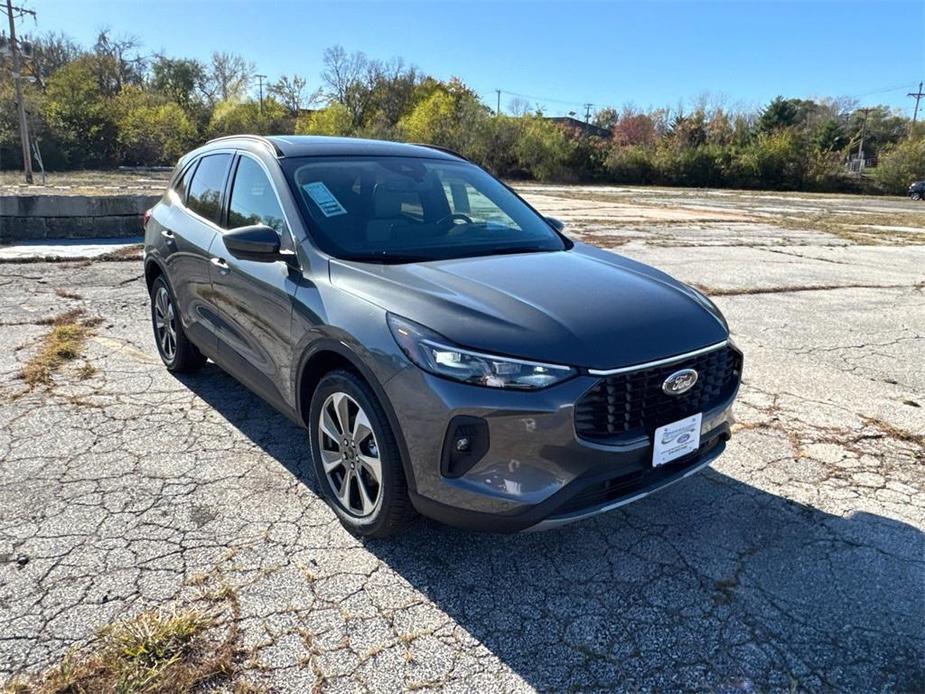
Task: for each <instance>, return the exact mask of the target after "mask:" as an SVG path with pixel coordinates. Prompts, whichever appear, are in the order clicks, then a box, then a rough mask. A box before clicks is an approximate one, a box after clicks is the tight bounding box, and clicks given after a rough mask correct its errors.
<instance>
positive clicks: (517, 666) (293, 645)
mask: <svg viewBox="0 0 925 694" xmlns="http://www.w3.org/2000/svg"><path fill="white" fill-rule="evenodd" d="M525 190H526V193H527V195H528V197H529V198H530V199H531V201H532V202H534V204H535V205H536V206H537V207H538V208H539V209H541V210H543V211H544V212H545V213H548V214H552V215H554V216H561V217H563V218H564V219H565V220H566V221H568V222H570V227H569V228H570V229H571V230H572V231H573V232H574V233H575V234H576V235H578V236H580V237H582V238H585V239H587V240H590V241H592V242H595V243H599V244H600V245H602V246H604V247H610V246H614V247H615V250H616V252H620V253H625V254H627V255H629V256H632V257H634V258H637V259H640V260H642V261H644V262H648V263H651V264H653V265H656V266H658V267H660V268H662V269H664V270H666V271H668V272H670V273H672V274H675V275H676V276H678V277H679V278H681V279H683V280H684V281H687V282H691V283H696V284H698V285H700V286H702V287H704V288H706V290H707V291H708V292H712V293H714V295H715V297H716V302H717V303H718V304H719V305H720V307H721V308H722V309H723V311H724V312H725V314H726V316H727V318H728V319H729V322H730V325H731V326H732V330H733V333H734V339H735V340H736V342H737V343H738V344H739V346H740V347H742V349H743V350H744V352H745V355H746V367H745V379H744V384H743V388H742V391H741V394H740V399H739V402H738V404H737V406H736V410H735V412H736V416H737V419H738V421H739V424H738V425H737V427H736V431H735V433H734V436H733V439H732V441H731V442H730V444H729V447H728V448H727V451H726V453H725V455H724V456H723V457H722V458H721V459H720V460H719V461H717V462H716V463H715V464H714V465H713V467H712V468H711V469H709V470H707V471H705V472H703V473H701V474H698V475H696V476H694V477H692V478H690V479H688V480H686V481H684V482H682V483H679V484H677V485H674V486H673V487H671V488H669V489H666V490H664V491H662V492H660V493H658V494H655V495H653V496H651V497H649V498H647V499H644V500H643V501H640V502H638V503H635V504H633V505H631V506H628V507H625V508H624V509H621V510H617V511H615V512H612V513H610V514H608V515H604V516H600V517H597V518H595V519H592V520H589V521H585V522H582V523H579V524H575V525H572V526H568V527H565V528H562V529H559V530H553V531H549V532H545V533H527V534H520V535H513V536H495V535H484V534H472V533H467V532H463V531H459V530H454V529H451V528H447V527H443V526H440V525H437V524H435V523H432V522H429V521H424V520H421V521H419V522H417V523H415V524H414V525H413V526H412V527H411V528H410V529H408V530H407V532H405V533H404V534H402V535H400V536H398V537H396V538H394V539H390V540H388V541H382V540H379V541H369V542H365V543H363V542H360V541H358V540H356V539H354V538H353V537H351V536H350V535H348V534H347V533H346V532H345V531H344V530H342V529H341V526H340V525H339V524H338V522H337V521H336V519H335V517H334V515H333V514H332V513H331V511H329V510H328V508H327V506H326V505H325V504H324V503H323V502H322V501H321V500H320V499H319V496H318V494H317V487H316V481H315V480H314V479H300V478H298V477H297V476H296V470H297V469H298V467H299V462H300V460H302V459H303V458H304V457H305V456H307V455H308V446H307V443H306V437H305V434H304V433H303V432H302V431H301V430H299V429H297V428H296V427H295V426H293V425H292V424H290V423H289V422H288V421H287V420H286V419H285V418H284V417H283V416H282V415H279V414H277V413H275V412H274V411H273V410H271V409H270V408H269V407H268V406H266V405H265V404H263V403H262V402H261V401H260V400H259V399H258V398H257V397H256V396H254V395H252V394H251V393H250V392H249V391H248V390H246V389H245V388H244V387H243V386H241V385H239V384H238V383H237V382H236V381H234V380H233V379H232V378H230V377H229V376H227V375H225V374H224V373H222V372H221V371H220V370H219V369H218V368H216V367H215V366H214V365H211V364H210V365H209V366H207V367H206V368H205V369H203V371H202V372H201V373H198V374H196V375H195V376H191V377H183V378H176V377H174V376H172V375H170V374H169V373H168V372H167V371H166V370H165V369H164V368H163V367H162V366H161V364H160V362H159V361H158V358H157V355H156V352H155V349H154V345H153V342H152V338H151V335H150V327H149V322H148V309H147V301H148V300H147V296H146V295H145V290H144V284H143V280H142V277H141V266H140V263H139V262H138V261H130V262H61V263H32V264H29V263H4V264H0V322H2V330H0V350H2V354H3V355H4V357H5V358H4V359H3V363H2V365H0V683H2V682H3V680H5V679H6V678H8V677H10V676H13V675H15V674H19V673H30V672H38V671H40V670H42V669H43V668H44V667H47V666H48V665H49V664H51V663H52V662H54V661H55V660H56V659H57V658H60V657H61V656H62V654H64V653H65V652H66V651H67V649H69V648H70V647H72V646H75V645H80V644H83V643H86V642H87V641H88V640H89V639H92V638H93V635H94V634H95V632H96V629H97V628H98V627H100V626H102V625H104V624H106V623H108V622H111V621H112V620H115V619H119V618H122V617H125V616H127V615H131V614H134V613H137V612H139V611H141V610H143V609H147V608H151V607H156V606H162V605H163V606H170V605H173V604H182V602H183V600H184V599H185V598H186V596H187V595H188V593H189V590H190V586H191V585H195V584H197V583H200V582H201V581H202V580H203V577H204V576H215V575H220V576H221V580H222V581H224V582H226V583H227V584H228V585H229V586H231V587H232V588H233V589H234V590H235V591H236V594H237V596H238V600H239V602H240V616H239V626H240V629H241V644H240V648H241V667H242V669H243V670H245V671H246V672H247V673H248V676H250V677H253V678H254V679H255V681H257V682H258V683H260V684H261V685H262V686H264V687H265V688H266V689H267V690H269V691H280V692H307V691H325V692H328V691H331V692H335V691H337V692H340V691H375V692H386V691H399V690H412V689H421V690H427V689H432V690H447V691H459V692H469V691H481V692H495V691H497V692H509V691H532V690H541V691H562V690H571V691H602V690H607V691H612V690H633V691H636V690H639V691H652V690H677V689H708V690H714V691H728V692H751V691H779V690H786V691H803V690H839V691H855V692H862V691H865V692H866V691H903V692H907V691H922V690H923V689H925V666H923V647H925V590H923V589H925V580H923V579H925V542H923V529H925V491H923V489H925V485H923V480H925V472H923V464H925V370H923V369H922V365H923V364H925V246H922V245H919V244H917V243H915V229H913V230H912V231H909V229H908V227H907V226H906V227H904V229H903V230H902V234H903V236H901V237H899V238H890V239H887V240H888V242H884V243H882V244H881V243H877V242H876V240H875V241H870V239H871V238H874V239H876V238H877V237H876V236H874V237H871V236H865V239H867V241H866V242H865V243H863V244H861V243H858V242H857V240H856V238H854V237H851V238H846V236H845V235H844V234H841V235H839V234H838V233H832V232H830V231H823V230H819V229H816V228H813V227H812V226H811V225H807V226H806V227H800V226H799V225H794V224H793V223H789V224H787V225H780V226H775V223H774V222H773V220H770V219H759V220H754V219H751V221H749V219H750V218H749V215H750V214H751V211H750V210H749V209H745V208H744V207H741V206H740V208H741V209H740V208H737V207H736V206H735V205H734V204H732V203H730V201H729V200H730V198H729V197H722V198H719V197H717V199H718V200H720V203H717V205H719V206H718V207H717V206H714V207H710V205H711V204H713V203H712V202H711V199H709V198H704V199H702V200H699V201H693V202H692V201H691V198H690V197H688V198H686V199H685V202H684V204H686V205H688V206H689V207H691V208H693V207H696V214H695V215H694V218H693V219H690V218H681V219H676V220H668V221H665V220H664V219H661V218H660V219H658V220H656V222H653V223H649V222H646V221H645V220H643V221H637V222H634V223H633V227H632V230H631V233H627V232H626V226H625V225H624V223H623V222H622V221H621V219H622V218H621V212H620V208H619V206H613V205H610V206H608V205H607V204H606V203H601V202H600V200H599V197H600V196H601V195H602V194H606V193H607V190H606V189H577V188H576V189H573V190H568V189H564V188H562V187H558V188H556V187H548V188H543V187H540V186H530V187H526V188H525ZM563 190H565V191H566V192H567V193H568V195H567V196H563V195H562V193H561V191H563ZM583 190H590V191H592V192H591V193H587V195H586V198H587V199H585V200H584V201H582V197H583V196H585V194H584V193H582V191H583ZM614 195H616V193H614ZM717 195H719V194H717ZM793 197H794V199H799V200H802V199H803V198H800V196H793ZM820 199H822V198H820ZM833 199H834V198H833ZM799 200H798V202H799ZM733 202H734V201H733ZM671 204H672V203H671V201H667V202H665V201H659V202H658V210H659V214H662V213H664V212H665V210H666V209H668V210H670V208H671ZM775 204H778V205H785V204H788V198H787V196H784V195H780V196H778V198H777V199H776V202H775ZM794 204H798V203H794ZM799 204H804V203H799ZM851 204H853V205H856V206H863V205H865V204H867V203H865V202H864V199H861V198H858V199H855V200H854V201H853V202H852V203H851ZM595 205H598V206H599V207H600V209H592V208H594V207H595ZM886 205H893V206H895V207H897V208H899V209H900V211H901V212H902V213H903V214H910V215H911V214H915V213H920V214H925V205H921V204H920V205H919V206H917V207H916V206H914V204H913V203H910V204H909V205H907V204H906V203H905V202H903V201H898V200H891V201H872V202H870V203H869V207H870V209H869V210H868V212H870V213H871V214H874V213H877V211H878V210H881V211H882V210H883V209H885V207H884V206H886ZM910 205H911V206H910ZM575 210H580V211H581V214H579V213H578V212H575ZM589 210H590V212H589ZM737 210H738V211H737ZM697 214H700V215H701V218H699V219H698V218H697V217H696V215H697ZM581 215H585V216H584V217H582V216H581ZM724 215H725V217H724ZM736 215H738V216H736ZM730 216H731V217H734V218H735V219H734V221H730V218H731V217H730ZM922 219H923V220H925V217H923V218H922ZM920 231H921V233H923V234H925V231H922V230H920ZM878 233H879V232H878ZM882 233H883V235H884V238H885V239H886V237H887V236H888V234H889V233H890V232H889V229H887V230H883V231H882ZM910 239H911V240H910ZM62 289H63V290H67V292H66V293H67V294H68V296H59V295H58V294H56V293H55V290H62ZM68 297H70V298H68ZM71 308H83V309H84V310H85V311H86V314H87V315H88V316H92V317H99V318H101V319H102V322H101V323H100V324H99V325H98V326H97V327H96V328H95V329H94V334H93V335H92V336H91V337H90V339H89V340H88V342H87V343H86V348H85V352H84V354H83V355H82V356H81V357H79V358H77V359H75V360H73V361H71V362H68V363H67V364H65V365H64V366H63V368H62V369H61V370H60V371H59V372H58V373H57V374H56V375H55V376H54V380H53V384H52V385H51V386H50V387H47V388H46V387H38V388H34V389H32V390H27V389H26V387H25V385H24V383H23V382H22V381H21V380H19V379H18V378H17V373H18V371H19V369H20V368H21V367H22V365H23V364H24V363H25V361H26V360H27V359H29V358H30V357H31V356H32V355H33V354H34V353H35V352H36V350H37V349H38V348H39V345H40V342H41V339H42V337H43V335H45V334H46V333H47V332H48V329H49V328H48V326H47V325H38V324H37V321H40V320H41V319H43V318H47V317H50V316H54V315H56V314H60V313H61V312H63V311H66V310H68V309H71ZM91 367H92V368H91ZM231 686H232V683H228V687H229V688H231Z"/></svg>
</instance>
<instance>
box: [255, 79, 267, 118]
mask: <svg viewBox="0 0 925 694" xmlns="http://www.w3.org/2000/svg"><path fill="white" fill-rule="evenodd" d="M254 77H256V78H257V82H258V84H259V85H260V114H261V115H263V81H264V80H265V79H266V78H267V76H266V75H254Z"/></svg>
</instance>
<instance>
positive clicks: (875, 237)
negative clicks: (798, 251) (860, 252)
mask: <svg viewBox="0 0 925 694" xmlns="http://www.w3.org/2000/svg"><path fill="white" fill-rule="evenodd" d="M770 219H772V220H773V223H774V224H775V225H777V226H779V227H782V228H784V229H794V230H804V229H808V230H812V231H821V232H825V233H828V234H832V235H833V236H836V237H838V238H840V239H843V240H845V241H848V242H850V243H852V244H855V245H858V246H921V245H925V232H914V231H908V230H907V229H909V228H920V227H922V217H921V215H919V214H917V213H916V214H907V213H877V214H869V213H855V214H848V213H843V214H834V213H832V212H831V211H827V212H818V213H811V214H804V215H782V216H779V217H771V218H770ZM876 227H900V228H898V229H884V228H876Z"/></svg>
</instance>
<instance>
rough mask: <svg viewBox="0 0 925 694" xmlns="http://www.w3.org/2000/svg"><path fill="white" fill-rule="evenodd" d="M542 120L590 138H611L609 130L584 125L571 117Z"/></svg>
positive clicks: (588, 124)
mask: <svg viewBox="0 0 925 694" xmlns="http://www.w3.org/2000/svg"><path fill="white" fill-rule="evenodd" d="M543 120H547V121H550V122H551V123H555V124H557V125H562V126H564V127H566V128H572V129H573V130H577V131H578V132H580V133H581V134H582V135H590V136H592V137H602V138H605V139H609V138H610V136H611V132H610V130H608V129H607V128H602V127H600V126H598V125H592V124H591V123H585V122H584V121H580V120H578V119H577V118H572V117H571V116H552V117H548V118H543Z"/></svg>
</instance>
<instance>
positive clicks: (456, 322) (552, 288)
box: [330, 244, 728, 369]
mask: <svg viewBox="0 0 925 694" xmlns="http://www.w3.org/2000/svg"><path fill="white" fill-rule="evenodd" d="M330 272H331V281H332V283H333V284H334V285H335V286H337V287H339V288H341V289H343V290H346V291H349V292H351V293H353V294H355V295H357V296H360V297H363V298H364V299H366V300H368V301H370V302H372V303H374V304H377V305H379V306H381V307H382V308H384V309H386V310H388V311H391V312H393V313H396V314H399V315H401V316H403V317H405V318H409V319H411V320H413V321H416V322H418V323H420V324H422V325H424V326H426V327H428V328H430V329H431V330H434V331H436V332H438V333H440V334H442V335H444V336H445V337H447V338H448V339H450V340H452V341H453V342H455V343H457V344H459V345H460V346H463V347H469V348H471V349H475V350H480V351H484V352H491V353H494V354H501V355H508V356H515V357H522V358H525V359H535V360H538V361H546V362H551V363H556V364H567V365H570V366H580V367H587V368H597V369H610V368H619V367H622V366H630V365H633V364H639V363H642V362H647V361H652V360H655V359H661V358H664V357H670V356H674V355H676V354H682V353H684V352H689V351H692V350H695V349H699V348H701V347H706V346H708V345H711V344H715V343H717V342H720V341H722V340H724V339H726V338H727V337H728V333H727V330H726V328H725V326H724V323H723V321H722V317H721V316H720V315H719V312H718V311H717V310H716V309H715V307H713V306H712V305H711V304H709V303H708V302H705V301H703V300H702V299H700V298H699V297H698V296H697V295H696V294H695V293H694V292H692V291H691V290H690V289H689V288H688V287H686V286H685V285H683V284H682V283H680V282H677V281H676V280H673V279H671V278H670V277H668V276H667V275H665V274H664V273H662V272H659V271H658V270H655V269H654V268H651V267H648V266H646V265H643V264H642V263H638V262H635V261H633V260H629V259H627V258H623V257H621V256H617V255H613V254H611V253H607V252H605V251H602V250H600V249H597V248H594V247H592V246H588V245H585V244H575V247H574V248H572V249H571V250H568V251H560V252H553V253H520V254H516V255H498V256H481V257H474V258H460V259H454V260H439V261H431V262H423V263H409V264H401V265H381V264H372V263H359V262H348V261H341V260H332V261H331V265H330Z"/></svg>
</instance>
